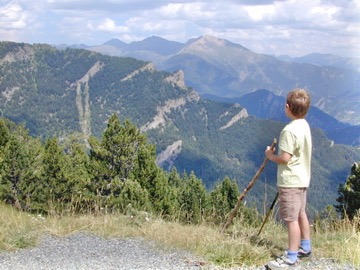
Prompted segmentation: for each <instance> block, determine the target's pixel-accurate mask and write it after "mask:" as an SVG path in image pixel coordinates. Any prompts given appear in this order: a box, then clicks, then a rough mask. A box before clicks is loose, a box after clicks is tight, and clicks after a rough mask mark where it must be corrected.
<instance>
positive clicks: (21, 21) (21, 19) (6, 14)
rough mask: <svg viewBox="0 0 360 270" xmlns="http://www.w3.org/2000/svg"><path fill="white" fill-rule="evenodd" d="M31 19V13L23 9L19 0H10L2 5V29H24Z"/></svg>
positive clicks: (0, 22) (0, 24) (0, 21)
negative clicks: (16, 0) (14, 0)
mask: <svg viewBox="0 0 360 270" xmlns="http://www.w3.org/2000/svg"><path fill="white" fill-rule="evenodd" d="M30 19H31V16H30V13H29V12H27V11H25V10H23V9H22V7H21V6H20V5H19V4H18V3H17V2H9V3H7V4H6V5H4V6H2V7H0V27H1V28H2V29H8V30H10V29H15V30H17V29H23V28H25V27H26V26H27V25H28V21H29V20H30Z"/></svg>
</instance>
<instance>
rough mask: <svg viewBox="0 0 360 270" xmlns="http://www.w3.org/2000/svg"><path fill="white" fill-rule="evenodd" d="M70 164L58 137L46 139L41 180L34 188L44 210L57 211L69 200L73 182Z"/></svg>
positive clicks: (66, 205)
mask: <svg viewBox="0 0 360 270" xmlns="http://www.w3.org/2000/svg"><path fill="white" fill-rule="evenodd" d="M70 164H71V163H70V160H69V157H68V156H67V155H66V154H65V153H64V149H63V148H62V147H60V145H59V144H58V139H57V138H56V137H55V138H52V139H48V140H47V141H46V142H45V146H44V157H43V166H44V168H43V173H42V177H41V182H40V183H39V185H38V188H37V189H36V195H37V196H36V198H37V199H38V203H39V204H40V205H42V206H43V210H44V211H45V212H55V213H59V212H61V211H63V210H64V208H65V207H68V204H69V203H70V202H71V199H72V193H73V187H74V182H73V181H72V179H70V175H71V174H70V167H71V165H70Z"/></svg>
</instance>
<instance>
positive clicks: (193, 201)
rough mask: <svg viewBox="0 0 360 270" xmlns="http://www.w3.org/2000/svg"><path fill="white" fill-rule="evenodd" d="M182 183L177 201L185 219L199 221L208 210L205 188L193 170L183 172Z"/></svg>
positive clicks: (193, 221)
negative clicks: (186, 172) (188, 173)
mask: <svg viewBox="0 0 360 270" xmlns="http://www.w3.org/2000/svg"><path fill="white" fill-rule="evenodd" d="M183 179H184V185H183V186H182V187H181V191H180V196H179V203H180V205H181V210H182V211H183V212H184V218H185V221H187V222H190V223H200V222H201V221H203V217H204V216H206V214H207V211H208V198H207V192H206V188H205V186H204V185H203V183H202V181H201V180H200V179H198V178H197V177H196V176H195V174H194V173H193V172H191V173H190V176H187V175H186V174H184V177H183Z"/></svg>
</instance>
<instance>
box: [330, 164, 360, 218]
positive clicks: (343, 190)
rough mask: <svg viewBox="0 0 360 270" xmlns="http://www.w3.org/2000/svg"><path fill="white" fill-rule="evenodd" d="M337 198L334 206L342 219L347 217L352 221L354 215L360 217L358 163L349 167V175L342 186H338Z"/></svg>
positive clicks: (359, 173) (359, 165) (359, 166)
mask: <svg viewBox="0 0 360 270" xmlns="http://www.w3.org/2000/svg"><path fill="white" fill-rule="evenodd" d="M338 193H339V195H340V196H339V197H338V198H337V199H336V201H337V202H338V203H339V204H338V205H335V208H336V211H338V212H339V213H341V216H342V217H343V218H345V217H348V218H349V219H350V220H352V219H353V218H354V217H355V216H356V215H360V163H359V162H355V163H354V164H353V165H352V166H351V174H350V176H349V177H348V178H347V180H346V183H345V184H344V185H341V184H340V185H339V188H338Z"/></svg>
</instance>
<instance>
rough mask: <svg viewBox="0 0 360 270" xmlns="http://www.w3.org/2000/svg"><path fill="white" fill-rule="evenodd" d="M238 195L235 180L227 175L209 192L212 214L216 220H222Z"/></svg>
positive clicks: (232, 206)
mask: <svg viewBox="0 0 360 270" xmlns="http://www.w3.org/2000/svg"><path fill="white" fill-rule="evenodd" d="M238 196H239V190H238V186H237V184H236V181H234V180H233V181H231V180H230V179H229V178H228V177H225V179H224V180H223V181H222V182H221V183H220V184H217V185H216V186H215V188H214V190H213V191H212V192H211V193H210V200H211V206H212V214H213V216H214V218H215V220H216V221H223V220H224V219H225V217H226V216H227V215H228V213H229V212H230V211H231V210H232V209H233V208H234V206H235V204H236V202H237V200H238Z"/></svg>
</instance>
